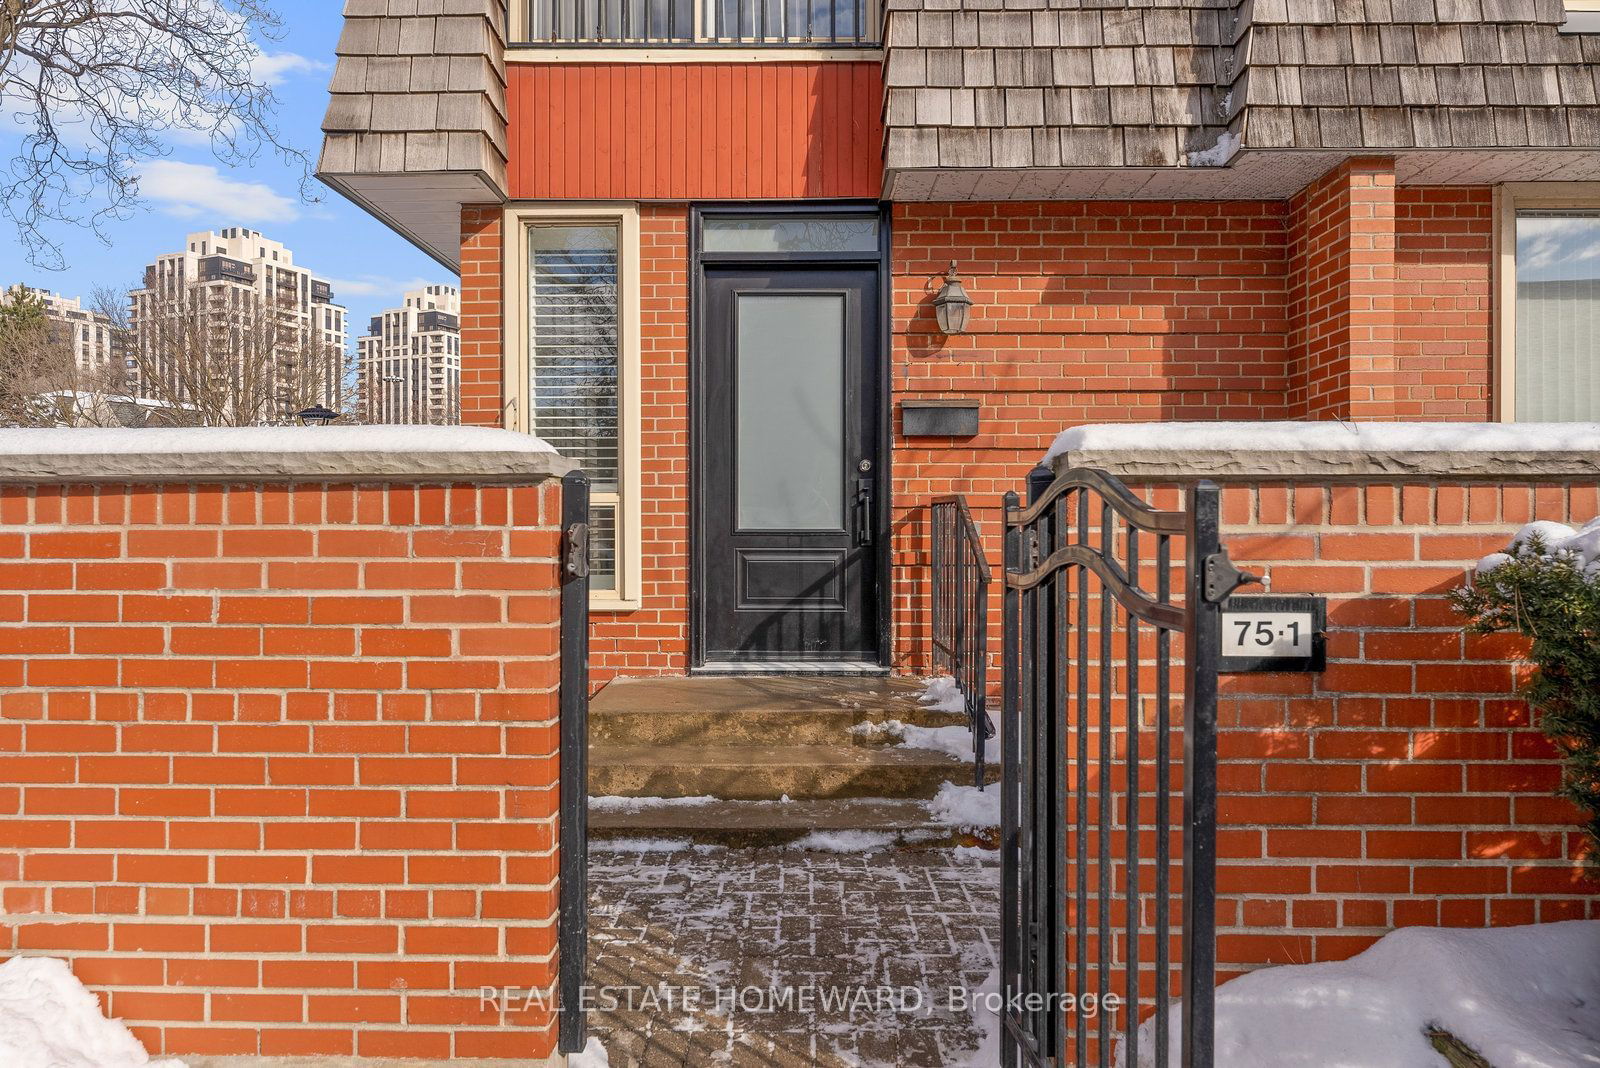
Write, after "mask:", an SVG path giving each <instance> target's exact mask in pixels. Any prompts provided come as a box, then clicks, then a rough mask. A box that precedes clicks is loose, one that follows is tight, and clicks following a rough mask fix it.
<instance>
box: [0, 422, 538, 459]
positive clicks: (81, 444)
mask: <svg viewBox="0 0 1600 1068" xmlns="http://www.w3.org/2000/svg"><path fill="white" fill-rule="evenodd" d="M207 452H252V453H274V454H282V455H291V454H301V453H328V452H397V453H407V454H414V453H426V454H436V453H459V452H512V453H551V452H555V449H554V447H552V446H551V445H550V444H548V443H547V442H545V441H542V440H540V439H539V438H536V437H534V436H533V435H532V434H519V433H516V432H515V431H511V430H500V429H498V428H496V427H485V426H313V427H304V426H260V427H209V426H208V427H161V428H145V429H125V428H121V427H118V428H114V429H105V428H94V427H85V428H80V429H60V430H0V456H32V455H39V454H50V455H67V456H102V455H107V454H112V455H120V454H123V453H145V454H148V453H179V454H189V453H207Z"/></svg>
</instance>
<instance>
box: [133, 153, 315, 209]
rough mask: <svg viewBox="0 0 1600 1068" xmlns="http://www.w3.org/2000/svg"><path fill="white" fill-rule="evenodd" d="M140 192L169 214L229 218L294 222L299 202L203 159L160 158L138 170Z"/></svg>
mask: <svg viewBox="0 0 1600 1068" xmlns="http://www.w3.org/2000/svg"><path fill="white" fill-rule="evenodd" d="M139 193H140V195H141V196H143V197H145V198H146V199H149V200H153V201H156V202H157V203H159V204H160V205H161V207H162V210H164V211H165V212H166V213H167V214H169V215H176V216H178V217H179V218H184V219H187V218H193V217H194V216H196V215H202V214H208V213H209V214H212V215H220V216H222V217H223V218H224V219H226V220H227V221H229V222H244V223H253V222H293V221H294V220H295V219H298V218H299V217H300V208H299V206H298V205H297V204H296V203H295V202H294V201H293V200H291V199H290V198H289V197H286V196H283V195H282V194H280V193H278V192H276V191H274V190H273V188H272V187H271V186H269V185H266V184H264V183H261V182H240V181H235V180H234V179H232V178H228V177H226V176H224V175H223V174H222V173H221V172H220V171H218V170H217V168H215V167H212V166H209V165H207V164H202V163H181V162H179V161H177V160H170V159H160V160H154V161H152V162H150V163H146V164H145V165H144V166H143V167H142V168H140V171H139Z"/></svg>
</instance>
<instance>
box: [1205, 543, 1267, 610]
mask: <svg viewBox="0 0 1600 1068" xmlns="http://www.w3.org/2000/svg"><path fill="white" fill-rule="evenodd" d="M1205 580H1206V588H1205V596H1206V601H1207V602H1208V603H1210V604H1221V603H1222V602H1223V601H1225V600H1227V599H1228V595H1229V594H1231V593H1232V592H1233V591H1234V590H1236V589H1238V588H1239V587H1240V586H1244V585H1247V584H1248V583H1251V582H1260V581H1261V576H1260V575H1253V574H1251V573H1250V572H1248V571H1241V570H1240V569H1239V568H1237V567H1235V566H1233V561H1232V560H1230V559H1228V553H1227V550H1225V549H1224V550H1223V551H1221V552H1215V553H1212V554H1211V555H1210V556H1208V557H1206V562H1205Z"/></svg>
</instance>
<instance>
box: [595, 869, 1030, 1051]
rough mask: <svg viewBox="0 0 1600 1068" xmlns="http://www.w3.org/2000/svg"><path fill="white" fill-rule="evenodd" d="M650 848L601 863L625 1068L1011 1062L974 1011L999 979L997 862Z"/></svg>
mask: <svg viewBox="0 0 1600 1068" xmlns="http://www.w3.org/2000/svg"><path fill="white" fill-rule="evenodd" d="M654 846H655V848H652V849H645V848H640V847H638V846H637V845H634V846H630V845H628V844H626V843H598V842H597V843H595V845H594V847H593V848H592V850H591V853H590V894H591V898H590V950H589V959H590V976H589V979H590V982H591V984H593V986H594V987H596V988H598V989H596V990H594V991H593V996H594V998H595V999H596V1009H595V1011H594V1012H592V1013H591V1016H590V1019H591V1023H592V1027H593V1032H594V1034H596V1035H597V1036H598V1037H599V1038H600V1039H601V1041H603V1042H604V1043H605V1045H606V1047H607V1050H608V1052H609V1054H610V1058H611V1064H612V1065H613V1066H615V1068H632V1066H642V1068H656V1066H664V1065H671V1066H674V1068H677V1066H684V1068H702V1066H705V1065H722V1064H727V1065H736V1066H740V1068H744V1066H762V1068H764V1066H768V1065H771V1066H790V1065H795V1066H803V1065H824V1066H846V1065H874V1066H876V1065H895V1066H900V1065H905V1066H913V1065H915V1066H924V1065H926V1066H938V1068H957V1066H961V1065H974V1066H980V1068H991V1066H992V1065H995V1064H998V1063H999V1060H998V1056H997V1055H996V1054H995V1052H994V1048H995V1047H994V1042H995V1033H994V1026H993V1024H994V1017H993V1016H992V1014H986V1013H983V1012H981V1011H980V1012H979V1013H978V1014H977V1017H976V1018H975V1016H974V1013H973V1011H972V1009H971V1008H970V1007H969V1006H967V1005H963V1004H961V1000H962V999H963V998H964V997H966V996H967V992H971V993H974V994H975V993H977V992H978V991H980V990H983V989H990V990H992V989H994V984H995V982H996V976H997V974H998V960H999V940H998V939H999V913H1000V908H999V897H1000V880H999V867H998V862H997V861H998V858H997V855H996V854H992V853H991V854H987V855H985V856H984V857H983V858H982V862H981V863H979V862H974V861H973V860H972V859H971V858H972V857H973V856H974V855H975V854H974V853H973V852H970V851H962V852H961V853H957V852H956V851H955V850H951V849H928V850H899V851H894V850H891V851H887V852H877V853H871V854H857V853H824V852H809V851H802V850H798V849H784V848H776V847H773V848H763V849H706V848H704V847H702V848H701V849H700V850H695V849H691V848H689V847H687V846H686V845H684V846H679V847H676V848H674V847H672V846H671V845H670V844H668V843H655V844H654ZM607 987H609V988H611V989H610V990H609V991H608V990H606V989H605V988H607ZM952 988H955V993H954V994H953V993H952ZM608 996H609V997H610V998H613V999H614V1002H615V1004H614V1005H609V1006H608V1005H607V1004H606V1000H607V998H608ZM807 999H809V1000H807ZM986 1032H987V1033H986ZM980 1046H981V1047H983V1048H980Z"/></svg>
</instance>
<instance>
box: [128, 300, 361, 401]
mask: <svg viewBox="0 0 1600 1068" xmlns="http://www.w3.org/2000/svg"><path fill="white" fill-rule="evenodd" d="M138 300H139V303H138V309H139V310H138V316H137V321H136V322H133V323H131V324H130V325H129V326H128V327H127V329H128V331H129V334H128V337H129V344H128V352H129V355H130V358H131V359H132V361H133V364H134V367H135V369H136V373H137V377H138V382H139V389H140V392H141V394H142V395H143V396H144V397H146V398H148V399H151V400H155V401H159V402H160V403H161V404H162V405H164V406H166V407H168V408H170V409H173V410H178V411H182V412H184V413H185V415H186V417H187V421H189V422H192V423H195V424H198V425H201V426H269V425H274V424H283V423H293V422H295V419H296V413H298V412H300V411H302V410H304V409H306V408H309V407H312V406H314V405H328V406H330V407H333V408H334V409H335V410H336V411H341V412H342V411H348V410H350V406H351V405H352V403H353V401H352V400H351V399H350V395H349V394H350V390H351V388H352V387H351V385H350V383H349V380H348V376H347V366H346V356H345V354H344V353H343V352H341V351H339V349H338V347H337V346H335V345H330V344H328V342H327V341H326V340H324V338H323V336H322V331H321V330H320V329H319V328H318V327H317V325H316V324H315V323H314V322H312V321H310V320H308V319H305V318H304V317H302V316H300V315H299V314H298V311H297V308H296V305H295V302H294V296H293V295H292V294H289V293H284V294H281V295H279V296H278V297H268V296H266V295H265V294H262V293H259V292H257V291H254V290H250V289H245V288H241V287H237V286H207V285H205V284H203V283H198V282H188V283H185V284H182V285H179V286H176V287H172V288H165V289H160V288H147V289H144V290H141V291H140V293H139V298H138Z"/></svg>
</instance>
